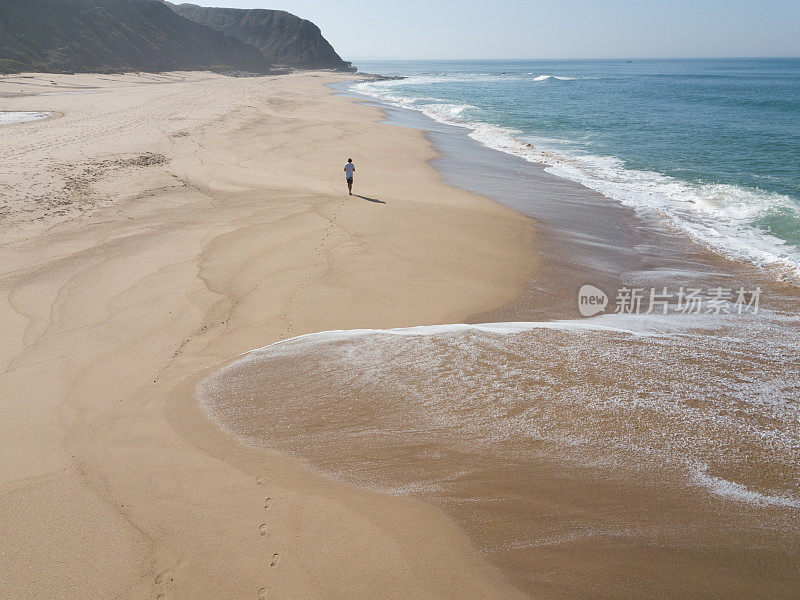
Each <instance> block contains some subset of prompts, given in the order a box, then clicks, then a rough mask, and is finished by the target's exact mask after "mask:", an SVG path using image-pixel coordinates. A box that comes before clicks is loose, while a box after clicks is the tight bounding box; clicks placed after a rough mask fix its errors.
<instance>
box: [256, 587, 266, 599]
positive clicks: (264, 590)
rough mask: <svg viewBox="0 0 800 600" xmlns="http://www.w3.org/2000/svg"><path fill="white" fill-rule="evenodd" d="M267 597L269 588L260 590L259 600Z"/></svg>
mask: <svg viewBox="0 0 800 600" xmlns="http://www.w3.org/2000/svg"><path fill="white" fill-rule="evenodd" d="M266 598H267V588H261V589H260V590H258V600H266Z"/></svg>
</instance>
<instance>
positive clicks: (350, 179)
mask: <svg viewBox="0 0 800 600" xmlns="http://www.w3.org/2000/svg"><path fill="white" fill-rule="evenodd" d="M345 179H346V180H347V183H353V178H352V177H345Z"/></svg>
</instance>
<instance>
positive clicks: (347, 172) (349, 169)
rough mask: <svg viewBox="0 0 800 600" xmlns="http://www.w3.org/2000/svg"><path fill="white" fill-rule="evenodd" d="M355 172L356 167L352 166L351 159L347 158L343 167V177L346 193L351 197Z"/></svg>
mask: <svg viewBox="0 0 800 600" xmlns="http://www.w3.org/2000/svg"><path fill="white" fill-rule="evenodd" d="M355 172H356V166H355V165H354V164H353V159H352V158H348V159H347V164H346V165H345V166H344V176H345V177H346V178H347V191H348V193H349V194H350V195H351V196H352V195H353V174H354V173H355Z"/></svg>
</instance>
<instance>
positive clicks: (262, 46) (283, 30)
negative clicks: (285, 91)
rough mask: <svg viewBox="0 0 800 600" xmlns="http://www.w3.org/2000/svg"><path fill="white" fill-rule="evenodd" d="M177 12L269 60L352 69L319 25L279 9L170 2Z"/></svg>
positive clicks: (294, 65) (288, 64)
mask: <svg viewBox="0 0 800 600" xmlns="http://www.w3.org/2000/svg"><path fill="white" fill-rule="evenodd" d="M172 8H173V10H175V12H177V13H178V14H179V15H181V16H183V17H186V18H187V19H191V20H192V21H195V22H197V23H201V24H203V25H207V26H209V27H212V28H213V29H216V30H218V31H221V32H223V33H226V34H228V35H231V36H234V37H236V38H238V39H239V40H241V41H243V42H245V43H247V44H251V45H253V46H255V47H256V48H258V49H259V50H261V52H263V53H264V56H265V57H266V58H267V60H269V61H270V62H271V63H273V64H276V65H280V66H284V67H292V68H296V69H336V70H339V71H353V70H355V69H354V68H353V67H352V66H351V64H350V63H349V62H345V61H343V60H342V58H341V57H340V56H339V55H338V54H337V53H336V51H335V50H334V49H333V46H331V45H330V43H328V41H327V40H326V39H325V38H324V37H323V36H322V32H321V31H320V30H319V27H317V26H316V25H314V23H312V22H311V21H307V20H305V19H301V18H300V17H296V16H295V15H293V14H291V13H288V12H286V11H282V10H266V9H253V10H247V9H237V8H206V7H203V6H196V5H193V4H177V5H172Z"/></svg>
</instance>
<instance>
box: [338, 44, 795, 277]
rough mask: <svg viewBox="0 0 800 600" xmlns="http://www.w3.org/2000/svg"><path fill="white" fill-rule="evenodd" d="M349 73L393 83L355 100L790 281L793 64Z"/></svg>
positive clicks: (382, 64) (499, 64)
mask: <svg viewBox="0 0 800 600" xmlns="http://www.w3.org/2000/svg"><path fill="white" fill-rule="evenodd" d="M356 64H357V66H358V67H359V69H360V70H361V71H364V72H371V73H379V74H382V75H393V76H402V77H405V78H404V79H396V80H387V81H366V82H358V83H355V84H353V85H352V86H351V89H352V91H354V92H357V93H359V94H364V95H367V96H370V97H373V98H376V99H379V100H381V101H383V102H386V103H389V104H392V105H395V106H399V107H404V108H409V109H413V110H417V111H421V112H423V113H425V114H426V115H428V116H430V117H432V118H434V119H436V120H438V121H440V122H443V123H447V124H451V125H457V126H461V127H464V128H465V129H466V130H467V132H468V134H469V136H470V137H472V138H473V139H476V140H478V141H479V142H481V143H482V144H484V145H486V146H488V147H490V148H494V149H496V150H501V151H503V152H506V153H509V154H514V155H517V156H521V157H524V158H526V159H528V160H530V161H532V162H537V163H544V164H546V165H547V167H548V168H547V170H548V171H549V172H550V173H553V174H555V175H558V176H560V177H563V178H566V179H570V180H573V181H577V182H580V183H582V184H584V185H586V186H587V187H590V188H592V189H595V190H597V191H599V192H601V193H603V194H604V195H606V196H608V197H610V198H613V199H615V200H618V201H619V202H621V203H623V204H625V205H628V206H631V207H634V208H636V209H641V210H645V211H647V212H648V213H652V212H653V211H656V212H657V213H658V214H659V215H660V217H661V218H663V219H665V220H666V222H667V223H668V224H669V226H670V227H673V228H674V229H675V230H677V231H679V232H681V234H683V235H686V236H688V237H689V238H691V239H692V240H694V241H696V242H699V243H701V244H703V245H704V246H706V247H708V248H709V249H711V250H713V251H715V252H718V253H720V254H722V255H724V256H727V257H729V258H735V259H739V260H744V261H748V262H751V263H755V264H758V265H763V266H764V267H767V268H769V269H772V270H774V271H775V274H776V276H777V277H778V278H782V279H788V280H790V281H798V279H799V278H800V59H739V60H634V61H631V62H627V61H624V60H616V61H608V60H602V61H601V60H592V61H577V60H571V61H470V62H463V61H458V62H456V61H446V62H433V61H403V62H400V61H379V62H357V63H356Z"/></svg>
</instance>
